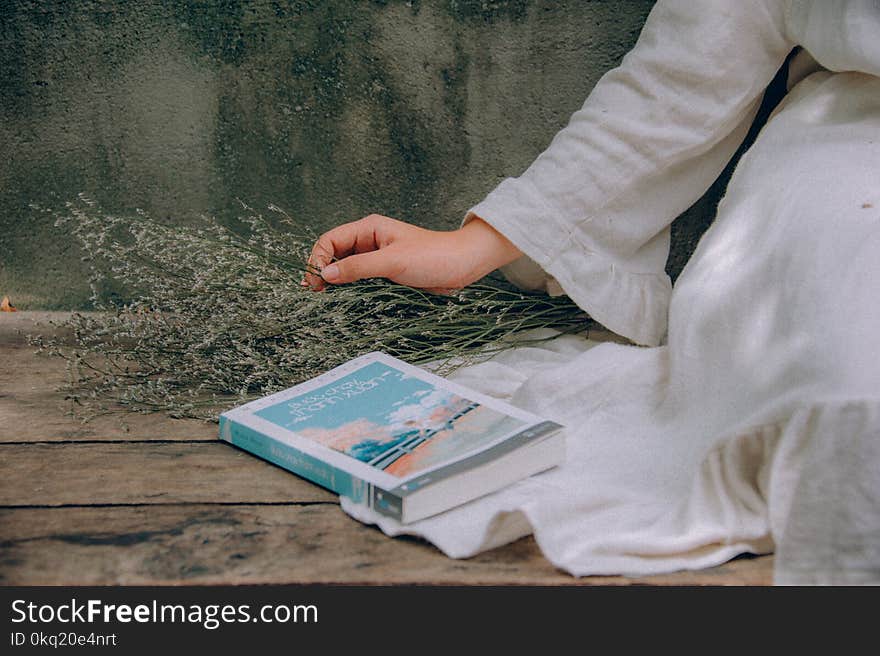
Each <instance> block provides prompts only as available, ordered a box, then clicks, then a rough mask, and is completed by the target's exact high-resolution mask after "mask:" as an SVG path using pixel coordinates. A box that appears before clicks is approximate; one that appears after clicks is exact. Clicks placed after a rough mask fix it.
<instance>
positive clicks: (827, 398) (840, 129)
mask: <svg viewBox="0 0 880 656" xmlns="http://www.w3.org/2000/svg"><path fill="white" fill-rule="evenodd" d="M795 46H800V47H801V48H802V49H803V51H804V52H805V53H807V54H805V55H803V56H801V57H799V58H798V59H797V64H796V65H793V66H792V70H793V72H798V75H799V77H802V78H803V79H801V80H800V81H797V83H796V84H794V85H793V87H792V88H791V89H790V91H789V92H788V94H787V95H786V97H785V98H784V99H783V101H782V103H781V104H780V106H779V107H778V108H777V109H776V110H775V111H774V114H773V115H772V117H771V118H770V120H769V121H768V122H767V124H766V125H765V127H764V128H763V129H762V131H761V133H760V134H759V135H758V138H757V140H756V141H755V143H754V145H753V146H752V147H751V148H750V149H749V151H748V152H747V153H746V154H745V155H744V156H743V158H742V159H741V160H740V162H739V164H738V165H737V169H736V171H735V172H734V175H733V177H732V179H731V181H730V183H729V186H728V189H727V192H726V195H725V197H724V199H723V201H722V202H721V204H720V205H719V207H718V212H717V217H716V219H715V221H714V223H713V224H712V226H711V227H710V228H709V230H708V231H707V232H706V234H705V235H704V236H703V238H702V240H701V241H700V243H699V245H698V247H697V249H696V251H695V252H694V254H693V256H692V258H691V260H690V262H689V263H688V265H687V266H686V267H685V269H684V270H683V271H682V273H681V275H680V276H679V278H678V280H677V281H676V284H675V287H674V289H673V288H672V286H671V284H670V281H669V278H668V277H667V276H666V274H665V273H664V265H665V261H666V258H667V255H668V249H669V227H668V226H669V224H670V223H671V222H672V220H673V219H674V218H675V217H676V216H678V215H679V214H680V213H681V212H683V211H684V210H685V209H687V208H688V207H689V206H690V205H691V204H692V203H693V202H694V201H695V200H696V199H697V198H699V197H700V196H701V195H702V194H703V193H704V192H705V191H706V189H708V187H709V186H710V185H711V183H712V182H713V181H714V180H715V179H716V177H717V176H718V174H719V173H720V172H721V171H722V169H723V168H724V166H725V165H726V163H727V162H728V161H729V160H730V158H731V156H732V155H733V154H734V152H735V151H736V149H737V147H738V146H739V145H740V143H741V142H742V140H743V138H744V136H745V134H746V132H747V130H748V127H749V125H750V123H751V121H752V119H753V117H754V115H755V112H756V111H757V108H758V105H759V104H760V100H761V97H762V93H763V91H764V89H765V87H766V86H767V84H768V83H769V81H770V80H771V79H772V78H773V76H774V74H775V73H776V71H777V70H778V69H779V67H780V65H781V64H782V63H783V62H784V60H785V58H786V56H787V55H788V54H789V53H790V52H791V51H792V49H793V48H794V47H795ZM804 59H807V60H808V62H812V64H813V65H812V66H809V65H808V66H807V67H806V68H804V67H803V66H802V65H801V63H802V61H803V60H804ZM792 82H794V80H792ZM472 215H477V216H480V217H482V218H483V219H485V220H486V221H488V222H489V223H491V224H492V225H494V226H495V227H496V228H497V229H499V230H500V231H501V232H502V233H504V234H505V235H506V236H507V237H508V238H510V239H511V240H512V241H513V242H514V243H515V244H516V245H517V246H518V247H519V248H520V249H521V250H522V251H523V252H524V253H525V254H526V257H524V258H522V259H521V260H520V261H518V262H516V263H514V264H513V265H511V266H510V267H507V268H506V269H505V273H506V274H507V275H508V277H509V278H510V279H511V280H513V281H514V282H516V283H517V284H520V285H522V286H524V287H530V288H543V289H546V290H547V291H548V292H550V293H565V294H567V295H568V296H570V297H571V298H572V299H573V300H574V301H575V302H577V303H578V305H580V306H581V307H583V308H584V309H585V310H586V311H587V312H589V313H590V314H591V315H592V316H593V317H595V318H596V319H597V320H598V321H600V322H601V323H602V324H604V325H605V326H607V327H608V328H609V329H611V330H613V331H614V332H616V333H619V334H620V335H623V336H625V337H627V338H629V339H630V340H632V341H633V342H634V343H636V344H638V345H640V346H624V345H619V344H613V343H605V344H600V345H596V344H594V343H591V342H589V341H587V340H585V339H582V338H579V337H564V338H560V339H558V340H555V341H553V342H550V343H549V344H548V346H546V347H545V348H523V349H517V350H515V351H511V352H507V353H505V354H503V355H500V356H497V357H496V358H494V359H493V360H491V361H489V362H486V363H483V364H479V365H475V366H473V367H469V368H467V369H464V370H461V371H460V372H459V373H458V374H457V375H456V378H457V379H458V380H459V381H460V382H462V383H464V384H467V385H470V386H472V387H474V388H477V389H480V390H481V391H484V392H486V393H489V394H493V395H495V396H499V397H502V398H507V399H510V400H512V401H513V402H514V403H516V404H519V405H521V406H523V407H526V408H529V409H531V410H534V411H536V412H539V413H541V414H543V415H546V416H548V417H550V418H552V419H555V420H556V421H559V422H560V423H562V424H564V425H566V426H567V427H568V428H567V430H566V439H567V449H568V457H567V460H566V462H565V464H564V465H562V466H560V467H557V468H555V469H553V470H550V471H548V472H545V473H542V474H539V475H537V476H533V477H531V478H529V479H527V480H525V481H522V482H520V483H517V484H515V485H513V486H511V487H509V488H507V489H505V490H502V491H500V492H498V493H495V494H492V495H489V496H486V497H484V498H482V499H478V500H476V501H474V502H471V503H469V504H466V505H464V506H461V507H459V508H456V509H453V510H450V511H448V512H446V513H443V514H441V515H438V516H435V517H433V518H429V519H426V520H422V521H420V522H416V523H414V524H410V525H405V526H404V525H400V524H398V523H396V522H394V521H392V520H389V519H387V518H383V517H379V516H377V515H374V514H372V513H371V512H370V511H369V510H367V509H365V508H363V507H362V506H358V505H355V504H352V503H350V502H348V501H347V500H345V499H343V500H342V505H343V508H344V509H345V510H346V512H348V513H349V514H351V515H352V516H354V517H356V518H358V519H360V520H361V521H364V522H369V523H375V524H378V525H379V526H380V527H381V528H382V530H384V531H385V532H386V533H388V534H389V535H398V534H413V535H419V536H422V537H424V538H426V539H427V540H430V541H431V542H433V543H434V544H435V545H436V546H437V547H438V548H440V549H441V550H442V551H443V552H444V553H446V554H447V555H449V556H450V557H456V558H460V557H468V556H471V555H473V554H476V553H479V552H480V551H483V550H486V549H490V548H493V547H495V546H498V545H501V544H504V543H506V542H509V541H511V540H514V539H516V538H519V537H521V536H523V535H526V534H528V533H533V534H534V535H535V539H536V541H537V543H538V545H539V546H540V548H541V550H542V552H543V553H544V554H545V556H546V557H547V558H548V559H549V560H550V561H551V562H553V563H554V564H555V565H557V566H558V567H560V568H562V569H563V570H565V571H567V572H570V573H571V574H572V575H575V576H584V575H598V574H625V575H644V574H651V573H660V572H669V571H674V570H680V569H695V568H702V567H709V566H713V565H717V564H719V563H721V562H723V561H725V560H727V559H729V558H731V557H733V556H735V555H737V554H739V553H743V552H751V553H769V552H775V553H776V557H775V559H774V560H775V573H774V581H775V582H776V583H777V584H866V583H868V584H877V583H880V304H878V301H880V2H877V1H876V0H737V1H735V2H734V1H731V0H714V1H711V2H703V3H699V4H698V5H694V4H693V3H689V2H683V1H682V2H676V1H672V0H659V2H657V4H656V5H655V7H654V9H653V10H652V12H651V14H650V16H649V18H648V20H647V22H646V24H645V27H644V29H643V31H642V34H641V36H640V38H639V41H638V43H637V44H636V46H635V48H634V49H633V50H632V51H631V52H630V53H629V54H628V55H627V56H626V57H625V58H624V60H623V62H622V63H621V65H620V66H619V67H618V68H616V69H614V70H612V71H610V72H609V73H607V74H606V75H605V76H604V77H603V78H602V80H601V81H600V82H599V83H598V85H597V86H596V87H595V89H594V90H593V92H592V93H591V94H590V97H589V98H588V99H587V101H586V102H585V104H584V106H583V107H582V109H580V110H579V111H578V112H576V113H575V114H574V115H573V116H572V118H571V121H570V123H569V125H568V126H567V127H566V128H565V129H564V130H562V131H561V132H560V133H559V134H558V135H557V136H556V137H555V138H554V140H553V142H552V143H551V144H550V146H549V147H548V149H547V150H546V151H545V152H544V153H542V154H541V155H540V157H538V159H537V160H536V161H535V162H534V163H533V164H532V165H531V166H530V167H529V169H528V170H527V171H525V172H524V173H523V174H522V175H521V176H520V177H518V178H511V179H508V180H505V181H504V182H502V183H501V184H500V185H499V186H498V187H497V188H496V189H495V190H494V191H492V193H490V194H489V195H488V197H487V198H486V199H485V200H484V201H483V202H481V203H480V204H478V205H477V206H476V207H474V208H472V210H471V212H470V213H469V214H468V216H472Z"/></svg>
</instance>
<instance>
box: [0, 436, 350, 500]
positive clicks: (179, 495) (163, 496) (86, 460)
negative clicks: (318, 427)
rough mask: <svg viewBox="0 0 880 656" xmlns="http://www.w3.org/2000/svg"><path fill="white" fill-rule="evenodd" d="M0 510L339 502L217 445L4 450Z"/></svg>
mask: <svg viewBox="0 0 880 656" xmlns="http://www.w3.org/2000/svg"><path fill="white" fill-rule="evenodd" d="M0 462H2V463H3V466H2V469H3V474H2V477H0V506H23V505H26V506H59V505H88V504H121V503H129V504H131V503H147V504H159V503H217V502H234V503H289V502H320V501H326V502H335V501H336V499H337V497H336V496H335V495H333V494H331V493H330V492H328V491H327V490H325V489H323V488H321V487H319V486H318V485H315V484H313V483H311V482H309V481H307V480H305V479H303V478H300V477H298V476H295V475H294V474H291V473H290V472H288V471H286V470H284V469H281V468H280V467H277V466H275V465H272V464H270V463H268V462H265V461H264V460H260V459H259V458H257V457H255V456H252V455H250V454H249V453H245V452H244V451H241V450H239V449H237V448H235V447H233V446H231V445H229V444H226V443H223V442H220V441H219V440H217V441H216V442H213V443H203V442H199V443H186V442H180V443H178V442H169V443H150V442H142V443H138V442H127V443H98V444H77V443H66V444H0Z"/></svg>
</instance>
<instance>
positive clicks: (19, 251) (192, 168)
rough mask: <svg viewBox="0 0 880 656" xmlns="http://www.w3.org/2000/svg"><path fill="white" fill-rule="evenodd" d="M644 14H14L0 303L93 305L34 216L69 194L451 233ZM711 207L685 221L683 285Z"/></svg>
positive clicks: (614, 54) (434, 7)
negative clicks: (273, 208)
mask: <svg viewBox="0 0 880 656" xmlns="http://www.w3.org/2000/svg"><path fill="white" fill-rule="evenodd" d="M652 5H653V2H651V1H647V0H645V1H634V2H626V3H618V2H582V1H581V0H568V1H565V2H555V3H548V2H532V1H529V0H493V1H491V2H486V1H479V0H458V1H456V0H448V1H442V2H441V1H437V2H419V1H411V2H394V1H390V0H389V1H374V2H357V3H355V2H343V1H341V0H329V1H322V2H317V1H308V2H305V1H304V2H295V1H284V2H281V1H269V0H257V1H254V2H244V1H236V0H207V1H206V0H185V1H175V2H170V1H168V2H150V3H129V2H124V1H123V0H110V1H106V2H76V3H67V2H36V1H32V2H25V1H22V2H16V3H3V4H2V5H0V79H2V84H3V93H2V94H0V142H2V143H3V144H4V147H5V154H6V157H5V158H4V161H5V163H4V164H3V165H2V168H0V293H2V294H9V295H10V297H11V298H12V299H13V300H14V302H15V303H16V305H17V306H18V307H19V308H20V309H36V308H76V307H82V306H84V305H85V304H86V303H87V299H88V293H89V291H88V285H87V282H86V271H85V268H84V265H83V264H82V263H81V262H80V260H79V258H80V254H79V252H78V251H77V249H76V247H75V246H74V245H73V244H72V243H70V242H69V241H68V240H67V239H66V237H65V235H63V234H59V232H58V230H57V229H56V228H54V227H53V226H52V225H51V222H50V221H49V220H48V219H46V218H45V217H44V216H43V215H41V214H40V213H38V212H35V211H33V210H31V209H30V208H29V207H28V204H29V203H37V204H40V205H43V206H49V207H58V206H61V205H62V204H63V203H64V202H65V201H66V200H69V199H71V198H73V197H75V196H76V194H77V193H79V192H84V193H85V194H87V195H88V196H90V197H91V198H93V199H94V200H95V201H97V203H98V204H99V206H100V207H102V208H104V209H106V210H109V211H119V212H131V211H133V210H134V208H143V209H144V210H146V211H147V212H148V213H150V214H151V215H153V216H157V217H168V218H170V219H171V220H174V221H187V220H188V217H189V218H191V217H193V216H196V215H199V214H210V215H213V216H216V217H218V218H219V219H221V220H224V221H233V220H234V217H235V215H236V212H237V203H236V198H240V199H242V200H244V201H246V202H247V203H248V204H250V205H251V206H253V207H257V208H260V207H265V206H266V205H267V204H269V203H275V204H277V205H279V206H281V207H283V208H284V209H285V210H286V211H287V212H288V213H289V214H291V215H292V216H293V217H295V218H297V219H301V220H305V221H308V222H310V223H312V224H313V225H314V226H315V228H316V230H321V229H324V228H326V227H329V226H331V225H335V224H337V223H340V222H342V221H347V220H351V219H355V218H358V217H360V216H362V215H364V214H367V213H369V212H374V211H375V212H380V213H385V214H389V215H392V216H397V217H399V218H403V219H406V220H410V221H414V222H417V223H420V224H422V225H426V226H429V227H437V228H448V227H453V226H454V225H457V224H458V222H459V221H460V219H461V217H462V216H463V213H464V211H465V210H466V209H467V208H468V207H470V206H471V205H472V204H474V203H476V202H478V201H479V200H480V199H481V198H482V197H483V196H484V195H485V194H486V193H488V192H489V191H490V190H491V189H492V188H493V187H494V186H495V185H496V184H497V183H498V182H499V181H500V180H501V179H502V178H504V177H507V176H510V175H517V174H519V173H520V172H521V171H522V170H523V169H524V168H525V167H526V166H527V165H528V164H529V163H530V162H531V161H532V160H533V159H534V157H535V156H537V154H538V153H540V152H541V150H543V149H544V148H545V147H546V146H547V144H548V143H549V141H550V139H551V138H552V137H553V135H554V134H555V133H556V132H557V131H558V130H559V129H560V128H562V127H563V126H564V125H565V123H566V122H567V120H568V117H569V116H570V115H571V113H572V112H574V111H575V110H576V109H578V108H579V107H580V105H581V104H582V103H583V100H584V99H585V98H586V96H587V95H588V93H589V91H590V89H591V88H592V87H593V85H594V84H595V83H596V81H597V80H598V79H599V77H600V76H601V75H602V74H603V73H604V72H605V71H607V70H608V69H609V68H611V67H613V66H614V65H616V64H617V63H618V62H619V61H620V59H621V58H622V56H623V55H624V54H625V53H626V51H627V50H629V48H631V47H632V45H633V44H634V43H635V40H636V38H637V36H638V33H639V30H640V29H641V26H642V24H643V23H644V20H645V17H646V16H647V13H648V11H649V10H650V8H651V6H652ZM716 200H717V190H715V191H713V192H710V194H707V197H706V198H704V199H703V200H701V201H700V202H699V203H698V204H697V205H695V207H694V208H692V209H691V210H690V211H689V212H688V213H687V214H686V216H685V217H683V220H681V221H679V222H678V223H679V225H681V226H683V227H682V228H678V229H677V230H676V233H677V234H676V237H675V243H676V244H681V245H683V248H679V246H678V245H676V246H674V248H675V249H676V251H675V253H674V257H673V259H672V260H671V267H672V273H673V275H674V274H675V273H677V270H678V269H680V266H681V264H683V261H684V258H683V256H681V255H680V254H679V253H680V252H684V251H685V250H688V249H690V248H692V246H693V244H694V243H696V237H697V236H698V234H699V233H701V232H702V230H703V229H704V228H705V226H706V224H707V222H708V218H709V216H710V215H711V211H712V209H714V204H715V201H716ZM688 252H689V250H688ZM676 258H678V259H676Z"/></svg>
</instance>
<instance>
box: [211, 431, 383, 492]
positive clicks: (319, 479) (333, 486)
mask: <svg viewBox="0 0 880 656" xmlns="http://www.w3.org/2000/svg"><path fill="white" fill-rule="evenodd" d="M220 439H221V440H225V441H227V442H229V443H230V444H233V445H235V446H237V447H239V448H241V449H244V450H245V451H248V452H250V453H252V454H254V455H255V456H257V457H259V458H262V459H263V460H268V461H269V462H271V463H273V464H276V465H278V466H279V467H283V468H284V469H286V470H288V471H290V472H293V473H294V474H296V475H298V476H302V477H303V478H306V479H308V480H310V481H312V482H313V483H317V484H318V485H320V486H322V487H325V488H327V489H328V490H331V491H333V492H335V493H337V494H339V495H341V496H344V497H348V498H349V499H351V500H352V501H354V502H356V503H369V502H370V501H372V499H371V495H370V494H369V491H368V488H369V487H372V486H370V485H368V484H367V483H366V482H364V481H362V480H361V479H359V478H357V477H356V476H352V475H351V474H349V473H348V472H346V471H343V470H341V469H339V468H338V467H334V466H332V465H330V464H328V463H326V462H324V461H322V460H319V459H318V458H315V457H314V456H311V455H309V454H307V453H304V452H302V451H300V450H299V449H297V448H295V447H292V446H290V445H289V444H285V443H283V442H280V441H278V440H276V439H273V438H271V437H269V436H267V435H264V434H262V433H260V432H259V431H256V430H254V429H253V428H250V427H248V426H245V425H244V424H241V423H239V422H237V421H235V420H232V419H229V418H228V417H224V416H222V415H221V416H220Z"/></svg>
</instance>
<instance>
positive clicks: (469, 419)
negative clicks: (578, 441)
mask: <svg viewBox="0 0 880 656" xmlns="http://www.w3.org/2000/svg"><path fill="white" fill-rule="evenodd" d="M220 421H221V426H220V437H221V439H225V440H227V441H229V442H231V443H233V444H235V445H236V446H239V447H241V448H244V449H246V450H248V451H250V452H252V453H254V454H255V455H258V456H260V457H263V458H265V459H267V460H270V461H272V462H274V463H275V464H278V465H281V466H282V467H285V468H287V469H289V470H290V471H293V472H295V473H297V474H299V475H301V476H304V477H305V478H308V479H309V480H312V481H313V482H316V483H318V484H320V485H323V486H325V487H327V488H329V489H331V490H333V491H335V492H337V493H339V494H342V495H345V496H347V497H349V498H352V499H354V500H355V501H360V502H363V503H367V504H369V505H372V506H374V507H376V509H377V510H378V511H380V512H384V513H385V514H390V515H392V516H398V517H399V518H400V517H402V516H403V505H404V499H405V498H406V497H408V496H410V495H412V494H413V493H414V492H416V491H418V490H425V489H428V488H430V487H431V486H432V485H437V483H438V482H439V481H443V480H446V479H450V478H452V477H456V476H460V475H461V474H462V473H464V472H467V471H468V470H471V469H474V468H476V467H480V466H485V465H486V464H488V463H491V462H493V461H495V460H498V459H499V458H502V457H504V456H509V455H510V454H511V453H512V452H513V451H515V450H516V449H520V448H522V447H524V446H526V445H528V444H530V443H537V442H540V441H541V440H542V439H545V438H547V437H548V436H549V435H550V434H552V433H554V432H555V431H556V429H558V428H559V426H558V425H556V424H554V423H553V422H547V421H544V420H542V419H541V418H540V417H536V416H535V415H532V414H531V413H528V412H524V411H522V410H520V409H517V408H515V407H513V406H510V405H509V404H505V403H502V402H499V401H498V400H497V399H492V398H491V397H485V396H483V395H481V394H478V393H476V392H474V391H472V390H466V389H463V388H461V387H459V386H457V385H455V384H453V383H452V382H450V381H448V380H446V379H444V378H441V377H439V376H435V375H433V374H431V373H429V372H427V371H425V370H423V369H420V368H418V367H413V366H411V365H409V364H407V363H405V362H402V361H400V360H397V359H396V358H392V357H391V356H388V355H386V354H384V353H371V354H368V355H365V356H362V357H360V358H356V359H354V360H352V361H350V362H349V363H347V364H345V365H342V366H341V367H337V368H336V369H333V370H331V371H330V372H327V373H326V374H324V375H321V376H318V377H316V378H315V379H313V380H311V381H308V382H306V383H303V384H301V385H297V386H295V387H292V388H290V389H288V390H285V391H283V392H279V393H277V394H273V395H271V396H267V397H266V398H263V399H259V400H257V401H253V402H251V403H248V404H245V405H243V406H240V407H238V408H235V409H233V410H231V411H229V412H226V413H223V415H222V416H221V418H220ZM556 451H558V449H556ZM557 456H558V453H557ZM508 460H509V457H508ZM557 460H558V458H557ZM486 485H491V482H485V483H484V484H483V486H486ZM447 487H448V486H447ZM477 487H480V486H477ZM447 492H448V491H447Z"/></svg>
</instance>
